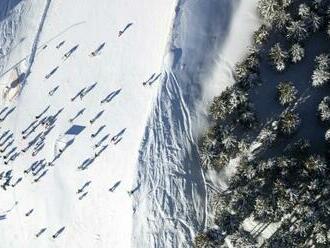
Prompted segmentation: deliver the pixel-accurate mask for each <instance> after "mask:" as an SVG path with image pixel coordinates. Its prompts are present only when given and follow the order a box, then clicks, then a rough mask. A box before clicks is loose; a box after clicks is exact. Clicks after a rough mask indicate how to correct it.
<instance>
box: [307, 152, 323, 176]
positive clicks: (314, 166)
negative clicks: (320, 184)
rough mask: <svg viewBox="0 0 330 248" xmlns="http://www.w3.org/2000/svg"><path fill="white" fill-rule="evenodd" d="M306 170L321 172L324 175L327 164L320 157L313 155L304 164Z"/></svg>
mask: <svg viewBox="0 0 330 248" xmlns="http://www.w3.org/2000/svg"><path fill="white" fill-rule="evenodd" d="M304 165H305V167H306V169H307V170H308V171H311V172H319V173H321V174H322V173H324V172H325V170H326V168H327V164H326V162H325V160H324V158H322V157H321V156H320V155H311V156H310V157H309V158H308V159H307V160H306V161H305V163H304Z"/></svg>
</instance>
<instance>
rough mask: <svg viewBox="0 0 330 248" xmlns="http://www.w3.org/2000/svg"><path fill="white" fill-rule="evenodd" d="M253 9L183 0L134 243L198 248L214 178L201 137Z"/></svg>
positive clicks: (156, 113) (148, 148)
mask: <svg viewBox="0 0 330 248" xmlns="http://www.w3.org/2000/svg"><path fill="white" fill-rule="evenodd" d="M255 6H256V1H255V0H253V1H252V0H251V1H241V2H240V1H231V0H209V1H198V0H191V1H184V0H179V1H178V2H177V6H176V15H175V18H174V20H173V26H172V32H171V36H170V40H169V44H168V47H167V53H166V55H165V56H164V62H163V67H162V68H163V73H162V75H163V78H162V85H161V88H160V90H159V92H158V95H157V99H156V101H155V106H154V108H153V110H152V114H151V116H150V118H149V121H148V123H147V126H146V129H145V134H144V137H143V140H142V145H141V149H140V154H139V160H138V167H137V182H136V193H134V209H136V212H135V214H134V216H135V218H134V229H133V239H134V243H133V244H134V247H192V246H193V243H192V242H193V238H194V236H195V234H196V233H197V232H199V231H203V229H204V228H205V227H206V226H207V225H208V223H207V220H208V218H207V217H208V212H207V205H206V203H207V197H208V195H207V192H208V190H207V184H208V183H209V182H206V179H205V176H204V174H203V171H202V169H201V166H200V163H199V157H198V152H197V147H196V143H197V136H198V134H199V133H200V132H201V131H203V130H204V128H205V125H206V124H205V119H204V113H205V111H206V110H205V109H206V106H208V103H209V102H210V100H211V99H212V98H213V97H214V96H216V95H217V94H219V93H220V92H221V90H223V89H225V87H226V86H228V85H230V84H232V83H233V82H234V80H233V75H232V71H233V66H234V65H235V63H236V62H237V61H238V60H239V59H240V58H242V56H244V54H245V52H246V48H247V46H248V45H249V44H250V38H251V35H252V33H253V31H254V30H255V29H256V27H257V25H258V19H257V17H256V12H255ZM219 82H220V83H219ZM217 186H218V185H216V187H217ZM141 237H142V238H141Z"/></svg>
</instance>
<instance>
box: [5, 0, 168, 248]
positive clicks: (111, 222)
mask: <svg viewBox="0 0 330 248" xmlns="http://www.w3.org/2000/svg"><path fill="white" fill-rule="evenodd" d="M7 2H8V4H10V3H11V1H7ZM8 6H9V5H8ZM173 11H174V1H170V0H168V1H151V0H140V1H136V2H135V1H133V2H132V1H129V0H113V1H108V0H97V1H88V0H69V1H55V0H43V1H32V0H31V1H30V0H25V1H21V2H20V3H18V4H17V5H16V6H13V8H12V9H11V11H10V12H9V13H7V14H8V15H7V16H6V19H5V20H0V21H1V25H0V27H1V44H6V50H5V51H4V55H6V56H5V57H3V59H2V60H1V66H2V67H1V69H2V73H1V79H0V80H1V87H0V90H1V95H2V98H1V110H2V109H4V108H5V107H8V109H5V111H4V112H3V113H2V116H5V115H6V114H7V113H8V112H9V110H11V109H12V108H14V107H15V109H14V110H13V111H12V112H9V114H8V116H7V117H6V118H5V119H4V120H3V121H2V122H1V124H0V125H1V129H0V132H1V133H0V135H2V134H3V133H4V132H5V131H7V130H9V132H10V134H12V137H11V138H10V139H8V140H7V141H6V143H5V144H3V146H2V147H1V148H3V147H4V146H6V145H7V144H8V143H9V142H11V140H13V142H11V145H10V146H9V147H8V148H7V150H6V152H9V151H10V150H11V149H12V148H15V147H17V148H16V151H17V152H19V155H18V156H17V157H16V158H15V159H14V160H13V161H9V162H8V164H7V165H5V164H4V162H5V161H6V160H5V159H3V158H1V170H0V173H1V172H2V171H4V172H8V171H9V170H12V172H11V175H10V176H9V177H10V178H11V179H10V181H9V186H8V187H6V190H3V189H2V188H1V189H0V190H1V192H0V216H3V217H1V220H0V239H1V247H4V248H7V247H11V248H16V247H17V248H22V247H50V248H51V247H106V248H108V247H130V246H131V238H130V237H131V231H132V214H133V208H132V202H131V201H132V198H131V196H130V194H128V191H131V190H132V188H133V187H134V185H133V177H134V172H135V166H136V161H137V157H138V149H139V146H140V141H141V138H142V135H143V132H144V127H145V123H146V121H147V117H148V114H149V112H150V109H151V106H152V102H153V98H154V96H155V95H156V93H157V88H158V86H159V83H160V82H159V80H154V82H153V83H152V84H150V85H149V84H147V85H145V86H144V85H143V84H142V83H143V82H144V81H146V80H147V79H148V78H149V77H150V76H151V75H152V74H153V73H156V74H158V73H160V71H161V65H162V58H163V54H164V51H165V47H166V42H167V39H168V34H169V31H170V26H171V23H172V20H171V18H172V16H173ZM129 23H133V24H132V25H131V26H129V27H128V28H127V29H126V30H125V32H124V33H123V34H122V35H121V36H120V37H118V32H119V31H120V30H123V29H124V28H125V26H126V25H127V24H129ZM7 30H9V31H7ZM9 39H10V40H9ZM62 41H65V43H64V44H63V45H62V46H61V47H59V48H56V46H58V45H59V44H60V43H61V42H62ZM103 43H105V45H104V47H103V48H101V50H100V51H99V53H97V55H96V56H89V55H90V54H91V52H92V51H96V50H97V48H100V46H101V45H102V44H103ZM71 49H73V52H72V54H71V55H70V56H69V57H68V58H65V57H64V54H65V53H67V52H68V51H70V50H71ZM56 68H57V70H56ZM51 72H53V73H51ZM46 75H48V79H47V78H46ZM17 77H20V84H18V85H16V84H12V82H14V81H15V80H16V79H17ZM95 83H97V84H96V85H95V87H94V88H93V87H92V88H91V89H90V91H89V92H88V93H86V95H84V96H83V97H82V99H81V98H80V97H78V98H76V99H75V100H74V101H71V98H72V97H74V96H75V95H76V94H77V93H78V92H79V91H81V90H82V89H84V88H85V87H86V90H88V89H89V87H91V86H92V85H94V84H95ZM57 86H58V88H57V90H55V91H54V92H53V94H52V95H49V92H51V91H52V90H54V89H55V88H56V87H57ZM113 92H117V93H116V94H112V95H110V94H111V93H113ZM108 95H110V97H108V98H107V99H105V98H106V96H108ZM103 99H105V100H104V101H103V103H102V104H101V101H102V100H103ZM47 106H49V108H48V109H47ZM62 108H63V110H62V111H61V109H62ZM84 108H86V109H85V111H83V114H81V115H79V116H78V117H77V118H76V119H75V120H74V121H72V122H70V121H69V119H70V118H73V117H74V116H75V115H76V114H77V113H78V112H79V111H80V110H82V109H84ZM44 110H47V111H46V112H45V113H44V114H43V115H42V116H41V117H40V119H39V120H42V119H43V117H50V116H56V118H51V119H52V120H54V119H55V121H54V123H53V125H52V126H53V128H51V126H50V127H46V125H41V124H40V125H39V126H37V127H35V130H34V132H31V134H29V135H27V137H26V139H23V136H22V134H21V132H22V130H24V129H26V128H27V127H28V126H29V125H30V124H31V123H33V122H34V121H35V120H36V119H35V116H36V115H38V114H40V113H42V112H43V111H44ZM101 111H104V112H102V113H103V114H101V115H100V117H99V118H97V119H96V120H95V122H94V123H93V124H91V123H90V120H91V119H93V118H94V117H95V116H97V114H98V113H101ZM2 116H1V117H2ZM39 120H38V121H39ZM36 125H37V123H35V126H36ZM73 125H76V126H75V127H74V128H73V131H74V132H73V133H75V134H72V132H71V133H70V134H65V133H66V132H67V131H68V130H69V129H70V128H71V127H72V126H73ZM103 125H105V128H103V129H102V130H101V131H100V133H99V134H98V135H97V136H96V137H95V138H92V137H91V134H92V133H95V132H96V131H97V130H98V129H99V128H100V127H101V126H103ZM77 127H78V128H77ZM79 128H80V129H83V130H82V131H81V132H78V131H79V130H78V129H79ZM31 129H32V128H30V129H29V130H31ZM123 130H124V131H123ZM71 131H72V130H71ZM45 132H46V133H47V132H48V134H45ZM27 133H29V131H27V132H26V133H25V134H27ZM10 134H7V136H5V137H4V138H3V139H2V140H1V142H3V141H5V140H6V139H7V137H8V136H10ZM108 134H109V136H108V137H107V135H108ZM117 134H119V136H118V139H116V140H113V141H111V139H112V137H114V136H115V135H117ZM38 135H39V136H38ZM40 135H41V136H42V137H45V138H44V141H43V142H42V140H41V138H40ZM0 137H1V136H0ZM36 137H37V138H38V139H37V141H40V143H43V144H44V147H43V148H42V149H41V150H40V152H39V153H37V154H36V155H35V156H32V153H33V150H34V148H35V147H37V146H36V143H34V144H33V145H32V146H31V147H30V148H29V149H28V150H27V151H26V152H22V151H21V150H22V149H24V148H26V147H27V146H28V145H29V143H30V144H31V142H32V141H34V140H35V138H36ZM103 137H107V138H106V139H105V140H104V142H103V143H102V145H101V146H100V147H98V148H96V149H95V147H94V145H95V144H96V143H98V142H99V141H100V140H102V138H103ZM72 138H73V139H74V141H73V143H72V144H70V143H71V139H72ZM120 138H121V139H120ZM0 144H1V143H0ZM67 145H68V147H67V148H65V146H67ZM107 145H108V146H107ZM102 149H105V150H104V151H103V152H102ZM60 150H64V151H63V152H62V153H60ZM16 151H14V152H13V154H14V153H15V152H16ZM99 152H100V155H99V156H97V157H96V158H95V160H94V161H93V162H92V163H91V164H90V165H87V164H86V163H85V167H86V168H85V169H84V170H83V169H78V167H79V166H81V165H82V164H83V162H84V161H85V160H87V159H89V158H93V157H94V156H95V153H99ZM57 155H60V156H59V157H58V158H56V156H57ZM54 158H56V160H55V161H54V162H53V163H52V165H49V164H47V165H46V166H45V167H44V168H43V169H42V170H41V171H40V172H39V173H37V174H36V175H35V176H34V175H32V172H31V171H30V172H29V173H24V170H26V169H28V168H29V167H30V166H31V165H32V164H33V163H34V162H35V161H40V160H43V159H44V161H45V162H47V163H48V162H51V161H53V159H54ZM7 159H8V158H7ZM44 173H45V174H44ZM41 175H44V176H42V177H41V178H40V179H39V181H37V182H35V181H34V180H35V179H37V178H38V177H39V176H41ZM19 178H22V180H21V181H20V182H19V183H17V185H16V186H14V187H12V186H11V185H14V184H15V182H16V181H17V180H18V179H19ZM6 180H7V178H6V177H2V179H1V185H4V184H5V182H6ZM88 181H91V183H90V184H89V185H88V186H86V187H85V189H84V190H83V192H88V193H87V195H85V196H84V197H83V198H82V199H81V200H79V197H81V196H82V194H77V190H78V189H80V188H81V187H82V186H84V185H85V184H86V182H88ZM116 183H117V187H116V188H115V189H113V192H111V191H109V189H110V188H111V187H113V186H114V185H116ZM118 183H119V184H118ZM31 209H33V212H32V213H30V215H29V216H26V214H27V213H29V212H30V210H31ZM62 227H65V229H63V232H61V233H60V234H59V235H58V237H56V238H55V239H54V238H53V237H52V235H54V234H55V233H56V232H58V231H59V230H61V228H62ZM43 228H46V229H45V231H44V232H41V233H40V231H41V230H43ZM37 233H40V234H39V237H36V234H37Z"/></svg>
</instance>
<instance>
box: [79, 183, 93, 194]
mask: <svg viewBox="0 0 330 248" xmlns="http://www.w3.org/2000/svg"><path fill="white" fill-rule="evenodd" d="M91 183H92V181H88V182H86V183H85V184H84V185H83V186H82V187H81V188H80V189H78V191H77V194H80V193H82V192H83V191H84V189H85V188H86V187H88V186H89V185H90V184H91Z"/></svg>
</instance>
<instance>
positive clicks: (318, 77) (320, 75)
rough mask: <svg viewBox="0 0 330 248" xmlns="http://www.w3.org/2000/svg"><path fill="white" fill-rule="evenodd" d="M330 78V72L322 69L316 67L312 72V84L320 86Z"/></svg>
mask: <svg viewBox="0 0 330 248" xmlns="http://www.w3.org/2000/svg"><path fill="white" fill-rule="evenodd" d="M329 80H330V72H328V71H326V70H322V69H319V68H317V69H315V70H314V71H313V74H312V85H313V86H314V87H320V86H322V85H324V84H325V83H327V82H328V81H329Z"/></svg>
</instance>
